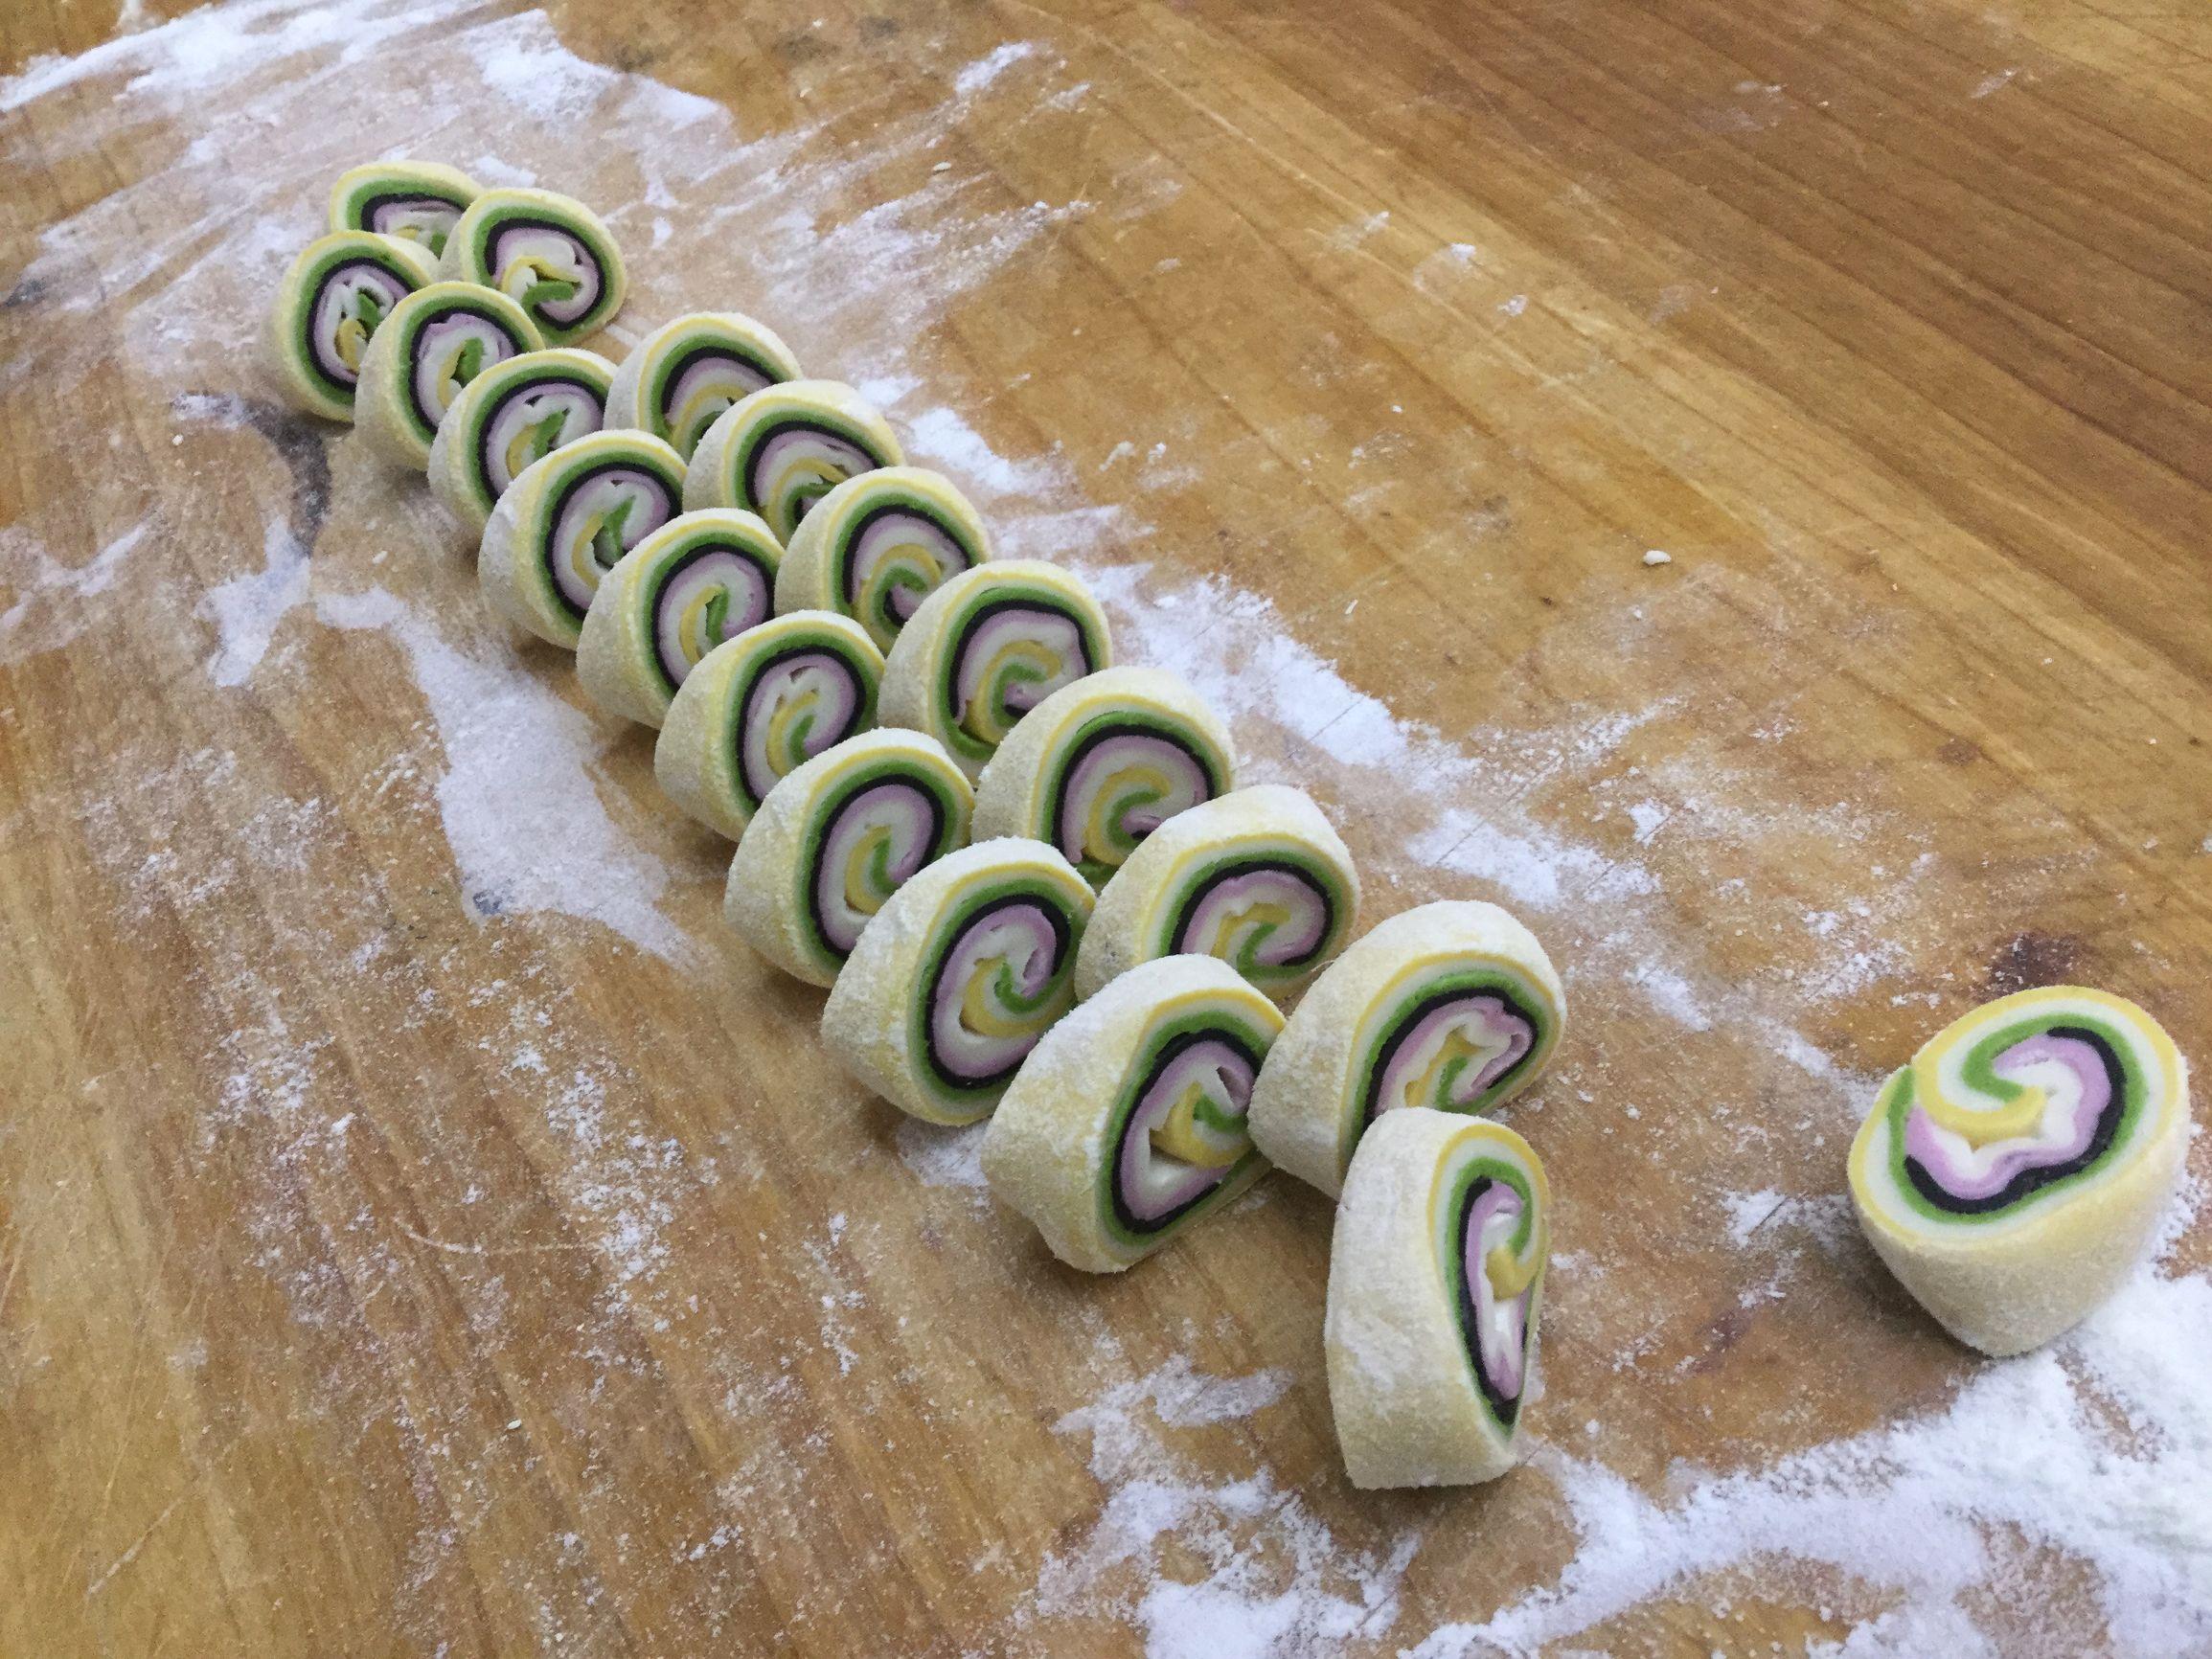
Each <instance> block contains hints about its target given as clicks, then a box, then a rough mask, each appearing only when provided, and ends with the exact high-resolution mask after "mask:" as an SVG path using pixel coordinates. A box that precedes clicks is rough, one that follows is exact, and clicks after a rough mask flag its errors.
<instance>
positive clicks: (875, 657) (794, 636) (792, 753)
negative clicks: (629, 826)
mask: <svg viewBox="0 0 2212 1659" xmlns="http://www.w3.org/2000/svg"><path fill="white" fill-rule="evenodd" d="M882 681H883V653H882V652H881V651H879V650H878V649H877V648H876V642H875V641H874V640H872V639H870V638H869V637H868V636H867V634H866V633H865V632H864V631H862V629H861V627H860V625H859V624H858V623H856V622H855V621H854V620H853V619H852V618H851V617H842V616H835V615H832V613H831V612H829V611H826V610H795V611H793V612H791V614H790V615H789V616H780V617H777V618H775V619H774V620H773V621H771V622H764V623H762V624H761V625H759V626H758V627H752V628H747V629H746V630H745V631H744V632H743V633H741V634H740V635H738V636H737V637H736V638H735V639H730V640H725V641H723V642H722V643H721V644H720V645H718V646H717V647H715V648H714V649H713V650H711V651H709V652H707V654H706V655H705V656H704V657H702V658H700V659H699V663H698V666H697V667H696V668H695V669H693V670H692V671H691V673H690V674H689V675H688V676H686V678H685V680H684V683H683V685H682V687H681V688H680V689H679V690H678V691H677V692H676V694H675V696H674V698H673V700H672V701H671V702H670V704H669V710H668V719H667V722H666V723H665V724H664V725H663V726H662V727H661V734H660V741H659V742H658V743H656V744H655V745H654V746H653V756H652V770H653V776H654V777H655V778H657V779H659V780H660V786H661V788H662V789H663V790H664V791H665V792H666V793H667V795H668V797H669V799H670V800H672V801H673V802H674V803H675V804H676V805H677V806H678V807H681V808H682V809H683V810H684V811H685V812H686V813H688V814H689V815H690V816H691V817H693V818H696V819H697V820H698V821H699V822H700V823H701V824H704V825H705V826H706V827H707V828H708V829H710V830H719V831H721V833H722V834H724V835H727V836H728V837H729V838H730V839H731V840H732V841H735V840H737V839H738V838H739V837H740V836H741V835H742V834H743V833H744V832H745V826H746V825H747V824H749V823H751V822H752V818H753V814H754V813H755V812H757V811H759V810H760V809H761V803H762V802H763V801H764V800H766V799H767V796H768V792H769V791H770V790H771V789H773V788H774V787H775V786H776V785H777V784H779V783H781V782H782V781H783V780H784V779H785V778H787V777H788V776H789V775H790V774H791V773H793V772H795V771H797V770H798V769H799V768H800V767H801V766H802V765H804V764H805V763H806V762H807V761H810V760H812V759H813V758H814V757H815V756H816V755H819V754H820V753H822V751H823V750H825V749H829V748H832V747H834V746H835V745H836V744H839V743H842V742H843V741H844V740H845V739H847V738H850V737H851V736H852V735H853V734H854V733H855V732H859V731H865V730H866V729H867V728H868V727H870V726H873V725H874V724H875V723H876V693H877V692H878V689H879V688H880V686H881V685H882Z"/></svg>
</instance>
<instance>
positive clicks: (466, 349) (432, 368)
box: [353, 282, 545, 472]
mask: <svg viewBox="0 0 2212 1659" xmlns="http://www.w3.org/2000/svg"><path fill="white" fill-rule="evenodd" d="M544 346H545V341H544V339H543V338H542V337H541V336H540V335H539V333H538V332H537V326H536V324H535V323H533V322H532V321H531V320H530V318H529V316H528V315H527V314H526V313H525V312H524V311H523V309H522V307H520V306H518V305H516V304H515V303H514V302H513V300H511V299H509V298H508V297H507V296H506V295H505V294H502V293H498V292H496V291H495V290H493V289H490V288H486V287H481V286H479V285H477V284H474V283H454V282H436V283H431V284H428V285H427V286H425V287H421V288H417V289H416V290H415V291H414V292H413V293H412V294H409V295H408V296H407V297H406V298H405V299H404V300H401V301H400V302H399V304H398V305H397V306H395V307H393V308H392V311H391V314H390V315H388V316H387V317H386V318H385V319H384V322H383V326H382V327H380V328H379V329H377V330H376V333H374V334H372V335H371V336H370V337H369V344H368V348H367V350H365V351H364V352H362V353H361V379H360V384H359V386H358V387H357V389H356V390H355V392H354V397H353V424H354V426H355V427H356V428H357V429H358V430H359V431H360V434H361V436H362V437H363V438H364V439H366V440H367V441H368V443H369V447H370V448H371V449H374V450H375V451H376V453H377V454H378V455H379V456H381V457H382V458H383V459H384V460H386V461H389V462H390V463H392V464H393V465H394V466H411V467H413V468H415V469H416V470H417V471H419V472H420V471H422V470H424V469H426V468H427V467H428V466H429V465H430V445H431V444H432V443H434V442H435V441H436V439H437V437H438V428H439V425H440V423H441V422H443V421H444V420H445V413H446V411H447V410H449V409H451V408H452V407H453V405H454V403H455V402H456V401H457V400H458V399H459V398H460V396H461V393H462V389H463V388H464V387H466V386H467V384H468V382H469V381H471V380H473V379H475V378H476V376H477V375H480V374H482V373H483V372H484V370H486V369H488V368H490V366H491V365H492V364H494V363H498V362H503V361H504V360H506V359H507V358H509V357H518V356H520V355H521V354H522V353H523V352H536V351H541V350H543V349H544Z"/></svg>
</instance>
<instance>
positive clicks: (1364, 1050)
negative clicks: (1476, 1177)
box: [1252, 899, 1566, 1194]
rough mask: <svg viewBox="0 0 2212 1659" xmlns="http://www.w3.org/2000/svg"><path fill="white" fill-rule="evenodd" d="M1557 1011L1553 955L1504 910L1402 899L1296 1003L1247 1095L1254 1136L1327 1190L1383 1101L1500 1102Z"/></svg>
mask: <svg viewBox="0 0 2212 1659" xmlns="http://www.w3.org/2000/svg"><path fill="white" fill-rule="evenodd" d="M1565 1024H1566V993H1565V991H1564V990H1563V989H1562V987H1561V985H1560V977H1559V975H1558V974H1557V973H1556V972H1554V971H1553V968H1552V965H1551V958H1549V957H1548V956H1546V955H1545V954H1544V948H1543V946H1542V945H1540V944H1539V943H1537V939H1536V935H1534V934H1533V933H1531V932H1529V930H1528V929H1527V928H1525V927H1523V926H1522V925H1521V924H1520V923H1519V922H1518V921H1516V920H1514V918H1513V917H1512V916H1511V915H1510V914H1509V913H1508V912H1506V911H1503V910H1500V909H1499V908H1498V907H1497V906H1496V905H1494V904H1484V903H1480V902H1478V901H1476V900H1472V899H1447V900H1443V901H1440V902H1438V903H1435V904H1424V905H1422V906H1420V907H1419V908H1418V909H1414V910H1407V911H1402V912H1401V913H1400V914H1399V915H1397V916H1393V917H1392V918H1390V920H1387V921H1384V922H1382V923H1380V924H1379V925H1378V926H1377V927H1376V928H1375V929H1374V930H1373V931H1371V932H1370V933H1368V935H1367V936H1366V937H1365V938H1363V939H1361V940H1360V941H1358V942H1357V943H1355V944H1354V945H1352V947H1351V948H1350V949H1348V950H1346V951H1345V952H1344V954H1343V955H1342V956H1340V957H1338V958H1337V959H1336V961H1335V962H1334V964H1332V965H1331V966H1330V968H1329V971H1328V972H1326V973H1324V974H1323V975H1322V976H1321V978H1320V979H1319V980H1318V981H1317V982H1316V983H1315V985H1314V987H1313V989H1311V990H1310V991H1308V992H1307V993H1306V999H1305V1000H1304V1001H1303V1002H1301V1003H1300V1004H1299V1005H1298V1011H1297V1012H1295V1013H1293V1014H1292V1015H1291V1016H1290V1023H1289V1024H1288V1026H1287V1027H1286V1028H1285V1029H1284V1032H1283V1040H1282V1041H1281V1042H1279V1043H1277V1044H1276V1045H1275V1052H1274V1053H1273V1055H1271V1056H1270V1057H1268V1060H1267V1069H1266V1071H1265V1072H1263V1073H1262V1074H1261V1077H1260V1086H1259V1088H1258V1089H1257V1090H1256V1091H1254V1093H1253V1096H1252V1138H1253V1139H1254V1140H1256V1141H1258V1142H1259V1144H1260V1149H1261V1150H1262V1151H1264V1152H1266V1154H1267V1156H1268V1157H1269V1158H1270V1159H1272V1160H1273V1161H1274V1162H1275V1163H1276V1164H1278V1165H1280V1166H1281V1167H1282V1168H1283V1169H1285V1170H1288V1171H1289V1172H1290V1173H1291V1174H1293V1175H1295V1176H1297V1177H1298V1178H1299V1179H1300V1180H1301V1181H1305V1182H1307V1183H1309V1184H1310V1185H1311V1186H1315V1187H1318V1188H1320V1189H1321V1191H1322V1192H1324V1193H1332V1194H1334V1193H1337V1192H1338V1191H1340V1190H1341V1188H1342V1186H1343V1181H1344V1171H1345V1169H1346V1168H1347V1167H1348V1166H1349V1165H1350V1164H1351V1162H1352V1158H1353V1154H1354V1151H1355V1150H1356V1148H1357V1147H1358V1145H1359V1142H1360V1138H1361V1137H1362V1136H1364V1135H1366V1134H1368V1133H1369V1132H1370V1131H1371V1130H1372V1128H1373V1126H1374V1125H1375V1124H1376V1123H1377V1122H1378V1121H1379V1120H1380V1119H1381V1118H1383V1117H1384V1116H1385V1115H1386V1114H1388V1113H1390V1112H1394V1111H1397V1110H1399V1109H1400V1108H1402V1107H1406V1106H1427V1107H1430V1108H1433V1109H1434V1110H1437V1111H1443V1112H1461V1113H1466V1114H1469V1115H1475V1114H1479V1113H1484V1112H1490V1111H1494V1110H1495V1109H1496V1108H1497V1107H1499V1106H1501V1105H1503V1104H1504V1103H1505V1102H1507V1101H1509V1100H1511V1099H1512V1098H1513V1097H1514V1096H1515V1095H1517V1094H1519V1093H1520V1092H1521V1090H1523V1089H1525V1088H1527V1087H1528V1086H1529V1085H1530V1084H1531V1083H1533V1082H1535V1081H1536V1079H1538V1078H1539V1077H1540V1076H1541V1075H1542V1073H1543V1070H1544V1068H1545V1067H1546V1066H1548V1065H1549V1064H1550V1063H1551V1058H1552V1055H1553V1053H1554V1052H1555V1051H1556V1050H1557V1049H1558V1047H1559V1040H1560V1032H1561V1030H1562V1028H1563V1027H1564V1025H1565Z"/></svg>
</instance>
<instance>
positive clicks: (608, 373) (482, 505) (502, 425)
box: [429, 346, 614, 535]
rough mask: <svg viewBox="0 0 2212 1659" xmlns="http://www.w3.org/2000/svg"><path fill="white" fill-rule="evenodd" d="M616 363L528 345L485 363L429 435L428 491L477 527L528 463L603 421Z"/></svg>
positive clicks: (481, 529) (474, 529)
mask: <svg viewBox="0 0 2212 1659" xmlns="http://www.w3.org/2000/svg"><path fill="white" fill-rule="evenodd" d="M613 377H614V365H613V364H612V363H609V362H608V361H607V360H606V359H605V358H604V357H602V356H600V355H599V354H598V353H597V352H584V351H580V350H579V349H577V348H576V347H574V346H562V347H557V348H554V349H553V350H550V351H544V352H523V353H522V355H521V356H519V357H509V358H507V359H506V360H505V361H504V362H499V363H494V364H492V365H491V366H490V368H488V369H486V370H484V371H483V372H482V373H481V374H479V375H477V376H476V377H475V378H474V379H473V380H471V381H469V382H468V384H467V385H466V386H464V387H463V388H462V389H461V395H460V396H459V397H458V398H454V399H453V406H452V407H451V408H450V409H448V410H446V411H445V419H443V420H440V421H439V422H438V435H437V437H435V438H433V439H432V440H431V441H430V459H429V469H430V493H431V494H433V495H435V496H436V497H437V498H438V499H439V501H440V502H441V503H443V504H444V506H445V511H448V512H450V513H451V514H452V515H453V516H454V517H455V518H457V519H459V520H460V521H461V522H462V524H464V525H465V526H467V529H468V530H469V531H470V532H471V533H472V534H477V535H482V534H484V521H485V520H486V519H488V518H490V516H491V510H492V509H493V508H494V507H497V506H498V505H499V498H500V497H501V496H502V495H505V494H506V493H507V487H508V486H509V485H510V484H513V482H514V481H515V479H517V478H519V477H520V476H521V475H522V473H523V472H524V471H525V470H526V469H527V468H528V467H529V466H531V464H532V463H533V462H537V461H542V460H544V459H545V458H546V457H547V456H548V455H551V454H552V453H553V452H554V451H555V450H556V449H559V447H560V446H561V445H562V444H563V443H575V442H576V441H577V440H578V439H579V438H588V437H589V436H591V434H592V433H594V432H597V431H598V430H599V429H600V428H601V427H602V426H603V425H604V424H606V420H605V415H606V388H607V384H608V382H609V381H611V380H612V379H613Z"/></svg>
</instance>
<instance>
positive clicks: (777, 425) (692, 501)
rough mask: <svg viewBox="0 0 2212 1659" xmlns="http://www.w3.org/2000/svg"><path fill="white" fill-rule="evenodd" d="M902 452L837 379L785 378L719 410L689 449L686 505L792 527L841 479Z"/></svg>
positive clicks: (779, 530) (780, 536)
mask: <svg viewBox="0 0 2212 1659" xmlns="http://www.w3.org/2000/svg"><path fill="white" fill-rule="evenodd" d="M903 460H905V455H904V454H903V453H902V452H901V449H900V447H899V439H898V436H897V434H895V433H894V432H893V431H892V430H891V427H890V424H889V422H887V421H886V420H884V419H883V417H882V416H880V415H878V414H877V413H876V411H875V409H874V407H873V406H872V405H870V404H869V402H868V401H867V400H866V399H865V398H862V397H861V396H860V394H859V393H857V392H855V391H854V390H853V388H852V387H850V386H847V385H844V384H842V383H841V382H839V381H836V380H787V381H786V382H785V383H784V384H782V385H780V386H769V387H767V388H765V389H764V390H762V391H759V392H755V393H754V394H753V395H752V396H751V397H749V398H745V399H743V400H742V401H741V402H738V403H734V404H732V405H731V406H730V407H729V408H728V409H727V410H725V411H723V413H722V415H721V417H720V419H718V420H716V421H715V423H714V424H713V425H712V426H709V427H708V428H707V431H706V436H705V437H703V438H701V439H700V440H699V446H698V447H697V448H696V449H695V450H693V451H692V464H691V471H690V472H689V473H688V474H686V475H685V478H684V505H685V506H686V507H688V508H692V509H694V510H695V511H696V509H698V508H701V507H741V508H743V509H744V510H745V511H747V512H757V513H759V514H760V515H761V516H762V517H763V518H764V519H766V520H767V521H768V528H769V529H770V530H772V531H774V532H775V533H776V539H777V540H778V541H780V542H783V543H784V544H785V545H786V546H789V545H790V540H791V536H792V534H793V533H794V532H795V531H797V530H798V528H799V523H800V521H801V520H802V519H804V518H805V517H806V516H807V514H808V513H809V512H810V511H811V510H812V509H813V506H814V504H815V503H816V502H818V501H820V500H821V499H822V497H823V496H825V495H827V494H829V493H830V491H831V490H832V489H836V488H837V486H838V485H840V484H842V483H844V482H845V480H846V479H848V478H851V477H853V476H855V474H857V473H861V472H868V471H872V470H874V469H875V468H876V467H878V466H898V465H899V464H900V463H901V461H903Z"/></svg>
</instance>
